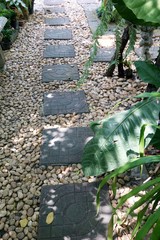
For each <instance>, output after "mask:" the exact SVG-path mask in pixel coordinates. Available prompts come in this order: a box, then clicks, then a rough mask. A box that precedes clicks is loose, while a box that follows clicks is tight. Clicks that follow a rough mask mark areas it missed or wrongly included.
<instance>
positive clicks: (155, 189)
mask: <svg viewBox="0 0 160 240" xmlns="http://www.w3.org/2000/svg"><path fill="white" fill-rule="evenodd" d="M135 65H136V68H137V71H138V73H139V75H140V76H141V78H142V80H144V81H146V82H149V83H151V84H155V85H156V86H157V87H160V81H159V78H158V79H157V77H159V74H160V70H159V69H158V68H157V67H155V66H154V65H153V64H151V63H149V62H145V63H144V62H141V61H137V62H136V63H135ZM146 69H147V71H144V70H146ZM137 97H140V98H149V99H156V100H157V103H158V104H159V99H160V93H159V92H152V93H142V94H140V95H138V96H137ZM159 105H160V104H159ZM152 111H153V109H152V108H151V109H150V113H151V112H152ZM159 115H160V110H159ZM159 117H160V116H159ZM149 125H152V124H143V125H142V126H141V129H140V133H139V151H140V157H139V158H135V159H132V160H131V161H130V162H127V163H126V164H124V165H123V166H121V167H119V168H117V169H115V170H114V171H113V172H111V173H109V174H108V175H106V176H105V177H104V179H103V180H102V182H101V183H100V185H99V188H98V192H97V207H98V208H99V204H100V200H99V194H100V190H101V189H102V188H103V186H104V185H105V184H106V183H107V182H108V181H109V180H110V179H115V177H117V176H118V175H119V174H122V173H125V172H126V171H128V170H131V169H132V168H134V167H137V166H142V165H145V164H150V163H152V164H153V163H156V162H160V155H156V156H144V149H145V131H146V130H147V128H148V126H149ZM158 125H159V123H158ZM158 125H157V123H156V124H155V125H152V126H153V127H154V128H155V129H157V130H156V133H155V135H154V137H153V138H152V141H151V142H150V143H149V144H150V145H153V144H155V143H156V144H155V146H156V147H157V148H159V149H160V138H159V136H160V135H159V133H160V127H159V126H158ZM157 133H158V134H157ZM156 134H157V135H156ZM153 139H154V140H153ZM115 189H116V186H113V192H114V194H115V191H116V190H115ZM133 196H138V197H139V200H137V201H136V202H135V203H134V204H133V205H132V206H131V207H129V208H128V210H127V213H126V216H125V219H123V221H125V220H126V219H127V217H128V216H129V215H131V216H134V217H135V219H136V221H135V226H134V229H133V231H132V238H131V239H135V240H143V239H144V238H145V237H146V235H147V234H148V233H150V239H151V240H157V239H159V238H160V232H159V227H160V217H159V216H160V207H159V205H158V204H159V202H160V177H159V176H156V178H155V179H150V180H149V181H147V182H145V183H143V184H142V185H140V186H137V187H136V188H134V189H133V190H131V191H130V192H129V193H128V194H125V195H124V196H122V197H121V199H120V200H119V202H118V204H117V206H116V207H115V208H113V214H112V217H111V220H110V224H109V231H108V240H112V239H113V226H114V219H116V218H115V216H116V217H118V215H117V210H118V209H119V208H121V207H122V206H123V204H124V203H125V202H126V201H127V200H128V199H129V198H131V197H133ZM148 209H150V212H148ZM137 210H138V213H137V214H136V213H135V211H136V212H137ZM116 220H117V219H116ZM119 222H120V224H121V223H122V220H120V219H119Z"/></svg>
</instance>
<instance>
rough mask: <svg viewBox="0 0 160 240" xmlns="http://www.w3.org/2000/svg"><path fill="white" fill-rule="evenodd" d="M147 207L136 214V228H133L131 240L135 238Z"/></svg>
mask: <svg viewBox="0 0 160 240" xmlns="http://www.w3.org/2000/svg"><path fill="white" fill-rule="evenodd" d="M148 205H149V203H148V204H147V205H146V206H145V207H144V208H143V209H142V210H141V211H140V212H139V213H138V216H137V221H136V226H135V227H134V229H133V232H132V238H133V237H134V236H135V234H136V233H137V231H138V229H139V227H140V226H141V224H142V219H143V217H144V215H145V212H146V211H147V208H148Z"/></svg>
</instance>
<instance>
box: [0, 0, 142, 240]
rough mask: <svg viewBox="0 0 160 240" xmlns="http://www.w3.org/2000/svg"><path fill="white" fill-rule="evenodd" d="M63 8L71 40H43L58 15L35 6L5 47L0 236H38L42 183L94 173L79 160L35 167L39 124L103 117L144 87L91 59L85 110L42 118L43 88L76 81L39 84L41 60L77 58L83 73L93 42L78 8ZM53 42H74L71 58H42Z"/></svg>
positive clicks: (0, 96) (84, 122) (72, 4)
mask: <svg viewBox="0 0 160 240" xmlns="http://www.w3.org/2000/svg"><path fill="white" fill-rule="evenodd" d="M65 8H66V12H67V15H68V16H69V18H70V22H71V24H70V25H68V26H67V27H68V28H69V29H72V32H73V40H69V41H54V40H50V41H44V40H43V36H44V30H45V29H46V28H49V27H46V26H45V25H44V17H51V16H52V17H54V16H57V15H55V14H52V15H51V14H48V16H47V15H45V14H44V12H43V11H39V12H38V11H36V12H35V13H34V14H33V16H31V17H30V19H29V21H28V22H26V24H25V25H24V27H23V28H22V29H20V33H19V36H18V39H17V40H16V42H15V43H14V44H13V47H12V48H11V49H10V50H9V51H6V52H5V55H6V69H5V71H4V72H3V73H0V80H1V81H0V106H1V115H0V116H1V126H0V138H1V141H0V185H1V188H0V199H1V201H0V219H1V221H0V232H1V233H4V234H3V235H2V236H1V238H0V239H1V240H2V239H3V240H6V239H9V240H11V239H23V240H28V239H32V240H34V239H36V238H37V225H38V215H39V196H40V192H41V187H42V186H43V185H45V184H58V183H73V182H77V183H81V182H84V181H89V182H92V181H94V180H95V178H94V177H90V178H86V177H84V176H83V173H82V170H81V165H80V164H78V165H76V164H73V165H70V166H67V167H66V166H61V167H48V168H46V167H45V166H39V157H40V145H41V137H42V136H41V133H42V129H43V128H48V127H51V126H54V127H60V126H61V127H72V126H88V125H89V123H90V121H93V120H97V119H102V118H104V117H105V116H106V115H107V114H108V113H109V112H110V110H111V109H112V108H113V106H115V104H116V103H117V102H118V101H122V100H124V99H126V98H127V97H128V96H134V95H135V94H138V93H140V92H142V91H143V89H144V86H145V84H144V83H141V82H140V81H139V80H127V81H126V80H125V79H120V78H118V77H117V76H114V77H113V78H107V77H103V74H104V69H106V66H107V65H106V64H105V63H94V64H93V66H92V68H91V70H90V75H89V79H88V80H87V82H86V83H85V84H84V85H83V86H81V87H80V89H83V90H84V91H85V93H86V96H87V101H88V103H89V107H90V113H88V114H74V113H73V114H67V115H63V114H61V115H59V116H49V117H43V116H42V114H41V112H42V100H43V93H44V92H47V91H54V90H59V91H68V90H72V89H74V88H76V82H75V81H74V82H70V83H69V82H66V83H64V82H63V83H58V82H54V83H47V84H42V83H41V78H42V67H43V66H44V65H46V64H55V63H56V64H58V63H77V64H78V68H79V72H80V74H82V72H83V65H84V63H85V62H86V60H87V58H88V56H89V51H90V50H89V49H90V45H91V43H92V35H91V32H90V30H89V28H88V24H87V19H86V17H85V14H84V11H83V9H82V7H81V6H80V5H78V4H77V3H76V1H75V0H68V1H66V4H65ZM59 16H65V14H59ZM58 28H64V27H58ZM54 43H56V44H57V43H61V44H63V43H64V44H66V43H71V44H74V46H75V51H76V57H75V58H73V59H67V58H65V59H43V50H44V48H45V46H46V45H50V44H54ZM132 103H133V101H132V100H129V101H126V102H124V104H122V105H120V107H119V110H122V109H125V108H126V107H127V106H129V105H130V104H132ZM129 180H130V179H129V178H127V179H125V178H124V176H123V177H122V178H121V180H120V181H119V186H121V189H122V190H121V192H119V195H118V197H120V195H121V194H123V192H124V191H126V190H125V188H123V185H124V183H125V181H129ZM118 197H117V198H118ZM114 201H116V199H114ZM115 203H116V202H115ZM24 218H25V219H27V220H28V224H27V226H26V227H25V228H22V227H21V226H20V220H22V219H24ZM119 235H120V233H119ZM123 235H126V234H125V233H123ZM120 239H128V238H126V237H125V236H124V238H122V237H121V238H120Z"/></svg>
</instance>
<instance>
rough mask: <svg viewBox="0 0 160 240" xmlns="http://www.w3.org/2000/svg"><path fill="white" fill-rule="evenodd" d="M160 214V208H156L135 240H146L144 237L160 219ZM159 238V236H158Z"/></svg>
mask: <svg viewBox="0 0 160 240" xmlns="http://www.w3.org/2000/svg"><path fill="white" fill-rule="evenodd" d="M159 216H160V208H158V209H157V210H156V212H154V213H153V214H152V215H150V216H149V217H148V219H147V221H146V223H145V224H144V225H143V227H142V228H141V229H140V230H139V232H138V233H137V235H136V237H135V240H144V237H145V236H146V235H147V233H148V232H149V231H150V229H151V228H152V226H153V225H154V224H155V223H156V222H157V221H158V220H159ZM157 240H158V238H157Z"/></svg>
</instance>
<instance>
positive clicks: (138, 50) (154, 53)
mask: <svg viewBox="0 0 160 240" xmlns="http://www.w3.org/2000/svg"><path fill="white" fill-rule="evenodd" d="M158 50H159V47H158V46H152V47H151V48H150V50H149V51H150V54H151V59H153V60H154V59H156V58H157V55H158ZM135 52H136V54H137V55H138V56H139V57H142V47H140V48H136V49H135Z"/></svg>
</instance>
